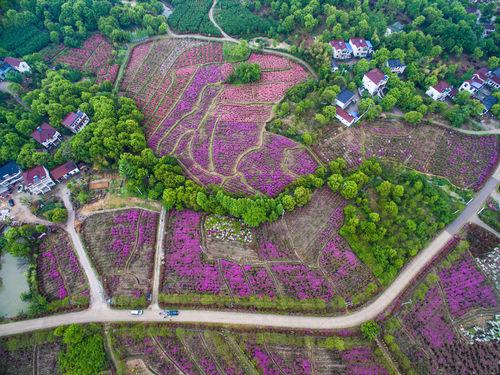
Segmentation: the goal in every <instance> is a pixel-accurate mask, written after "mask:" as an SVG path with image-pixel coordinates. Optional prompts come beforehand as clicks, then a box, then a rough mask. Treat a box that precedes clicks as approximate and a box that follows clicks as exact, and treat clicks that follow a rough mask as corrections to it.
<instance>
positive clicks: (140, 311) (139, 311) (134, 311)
mask: <svg viewBox="0 0 500 375" xmlns="http://www.w3.org/2000/svg"><path fill="white" fill-rule="evenodd" d="M130 314H131V315H142V314H144V311H142V310H132V311H130Z"/></svg>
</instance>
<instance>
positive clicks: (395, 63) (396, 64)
mask: <svg viewBox="0 0 500 375" xmlns="http://www.w3.org/2000/svg"><path fill="white" fill-rule="evenodd" d="M387 66H388V67H389V68H400V67H403V66H405V64H404V63H402V62H401V60H400V59H389V60H387Z"/></svg>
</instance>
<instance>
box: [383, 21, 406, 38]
mask: <svg viewBox="0 0 500 375" xmlns="http://www.w3.org/2000/svg"><path fill="white" fill-rule="evenodd" d="M404 27H405V26H404V25H403V24H402V23H401V22H394V23H393V24H392V25H391V26H389V27H387V29H386V30H385V36H389V35H391V34H394V33H399V32H401V31H403V29H404Z"/></svg>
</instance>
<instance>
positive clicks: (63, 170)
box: [50, 161, 80, 182]
mask: <svg viewBox="0 0 500 375" xmlns="http://www.w3.org/2000/svg"><path fill="white" fill-rule="evenodd" d="M79 172H80V170H79V169H78V167H77V166H76V164H75V163H73V162H72V161H68V162H66V163H64V164H62V165H60V166H58V167H55V168H54V169H52V170H51V171H50V175H51V176H52V178H53V179H54V180H55V181H56V182H62V181H65V180H67V179H68V178H70V177H72V176H74V175H76V174H78V173H79Z"/></svg>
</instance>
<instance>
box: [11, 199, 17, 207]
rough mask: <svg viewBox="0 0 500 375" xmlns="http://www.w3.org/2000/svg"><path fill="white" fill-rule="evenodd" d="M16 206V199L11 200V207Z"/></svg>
mask: <svg viewBox="0 0 500 375" xmlns="http://www.w3.org/2000/svg"><path fill="white" fill-rule="evenodd" d="M15 205H16V202H14V199H9V206H10V207H14V206H15Z"/></svg>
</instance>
